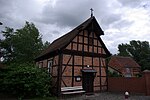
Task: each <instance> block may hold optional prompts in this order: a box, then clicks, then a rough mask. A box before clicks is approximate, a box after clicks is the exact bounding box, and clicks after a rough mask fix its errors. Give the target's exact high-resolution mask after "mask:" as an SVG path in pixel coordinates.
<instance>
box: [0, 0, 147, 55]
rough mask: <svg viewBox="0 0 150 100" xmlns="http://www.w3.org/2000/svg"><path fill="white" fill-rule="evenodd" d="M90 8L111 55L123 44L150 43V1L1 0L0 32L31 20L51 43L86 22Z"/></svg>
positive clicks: (19, 26) (44, 39)
mask: <svg viewBox="0 0 150 100" xmlns="http://www.w3.org/2000/svg"><path fill="white" fill-rule="evenodd" d="M90 8H93V9H94V12H93V13H94V16H95V17H96V19H97V21H98V23H99V25H100V27H101V28H102V30H103V31H104V34H105V35H103V36H101V38H102V40H103V42H104V43H105V44H106V47H107V48H108V50H109V51H110V52H111V53H112V54H116V53H118V44H121V43H129V41H131V40H140V41H148V42H150V36H149V34H150V33H149V32H150V0H0V22H2V23H3V25H0V31H2V30H4V27H6V26H8V27H11V28H14V29H18V28H22V27H23V26H24V25H25V21H29V22H32V23H34V24H35V26H36V27H37V28H38V29H39V31H40V33H41V35H42V38H43V41H49V42H52V41H54V40H55V39H57V38H59V37H60V36H62V35H64V34H66V33H67V32H69V31H71V30H72V29H74V28H75V27H76V26H78V25H79V24H81V23H82V22H84V21H85V20H87V19H88V18H89V17H90ZM0 39H2V35H0Z"/></svg>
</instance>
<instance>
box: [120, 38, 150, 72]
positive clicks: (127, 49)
mask: <svg viewBox="0 0 150 100" xmlns="http://www.w3.org/2000/svg"><path fill="white" fill-rule="evenodd" d="M118 49H119V50H118V51H119V53H118V55H120V56H130V57H132V58H133V59H134V60H135V61H136V62H137V63H138V64H139V65H140V66H141V69H142V71H143V70H146V69H147V70H150V62H149V61H150V45H149V42H147V41H135V40H132V41H130V43H129V44H127V43H126V44H120V45H118Z"/></svg>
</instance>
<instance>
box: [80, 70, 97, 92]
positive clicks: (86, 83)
mask: <svg viewBox="0 0 150 100" xmlns="http://www.w3.org/2000/svg"><path fill="white" fill-rule="evenodd" d="M82 75H83V79H82V86H83V89H84V90H85V91H86V92H87V93H89V92H93V82H94V73H82Z"/></svg>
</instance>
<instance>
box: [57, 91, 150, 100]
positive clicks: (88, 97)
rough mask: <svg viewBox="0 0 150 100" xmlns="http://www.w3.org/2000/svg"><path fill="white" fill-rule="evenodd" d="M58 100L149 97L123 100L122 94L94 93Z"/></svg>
mask: <svg viewBox="0 0 150 100" xmlns="http://www.w3.org/2000/svg"><path fill="white" fill-rule="evenodd" d="M59 100H150V96H143V95H130V97H129V98H128V99H125V98H124V94H121V93H109V92H105V93H95V94H94V95H82V96H79V95H78V96H74V97H68V98H66V97H65V98H63V99H59Z"/></svg>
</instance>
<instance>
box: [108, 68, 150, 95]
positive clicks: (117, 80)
mask: <svg viewBox="0 0 150 100" xmlns="http://www.w3.org/2000/svg"><path fill="white" fill-rule="evenodd" d="M108 91H110V92H125V91H128V92H130V93H142V94H145V95H150V71H144V72H143V76H142V77H140V78H136V77H131V78H126V77H109V78H108Z"/></svg>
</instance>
